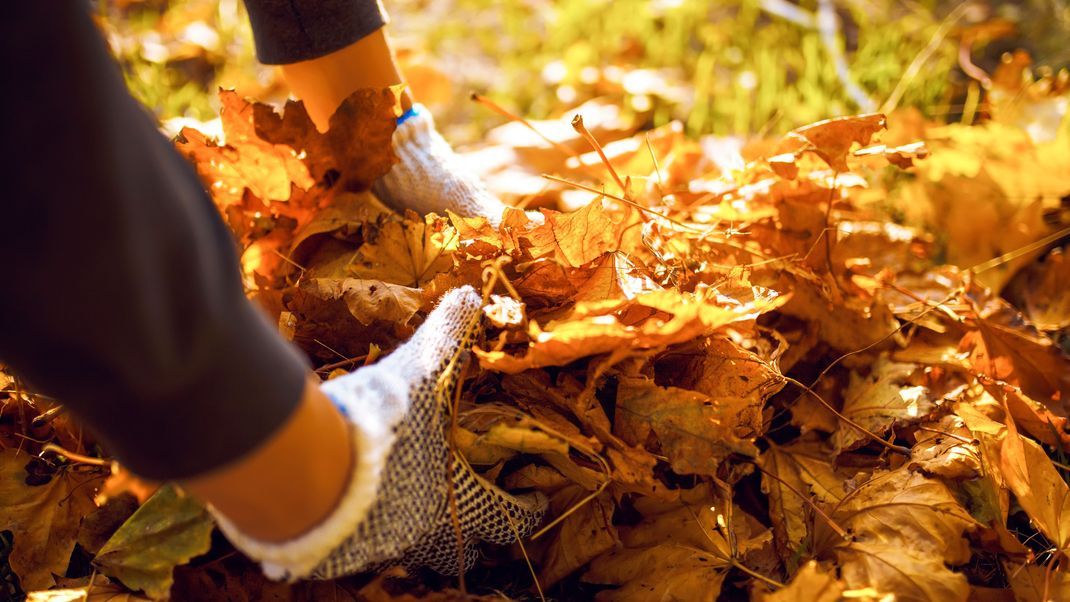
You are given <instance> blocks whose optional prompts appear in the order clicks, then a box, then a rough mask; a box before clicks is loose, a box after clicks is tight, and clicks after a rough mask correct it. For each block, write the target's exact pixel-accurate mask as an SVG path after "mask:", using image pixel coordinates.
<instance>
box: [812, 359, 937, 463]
mask: <svg viewBox="0 0 1070 602" xmlns="http://www.w3.org/2000/svg"><path fill="white" fill-rule="evenodd" d="M917 369H918V366H916V365H915V364H900V363H896V362H892V361H890V360H888V358H887V357H886V356H882V357H881V358H880V359H879V360H877V363H875V364H874V365H873V369H872V372H871V373H870V374H869V376H866V377H862V376H859V375H858V374H857V373H854V372H852V373H851V381H850V383H849V384H848V385H847V391H846V393H845V397H844V402H843V410H842V413H843V415H844V416H847V417H848V418H850V419H851V420H852V421H854V422H855V423H857V424H859V425H861V426H862V427H864V428H865V429H866V430H868V431H870V432H871V433H874V434H876V435H882V434H884V433H885V432H886V431H887V430H888V429H890V428H892V427H893V426H901V425H906V424H911V423H914V422H918V421H920V420H922V419H924V418H925V417H926V416H927V415H928V414H929V412H931V411H932V410H933V408H935V407H936V404H935V403H934V402H933V400H932V399H931V398H930V395H929V390H928V389H927V388H926V387H924V386H921V385H911V384H910V377H911V376H912V375H913V374H914V373H915V372H916V371H917ZM832 441H833V444H834V445H835V446H836V449H837V451H843V450H849V449H852V448H854V447H857V446H859V445H863V444H865V443H868V442H869V441H870V439H869V437H868V436H867V435H865V434H864V433H862V432H860V431H859V430H858V429H856V428H855V427H853V426H851V425H849V424H846V423H844V424H840V425H839V427H838V428H837V430H836V433H835V434H834V436H833V438H832Z"/></svg>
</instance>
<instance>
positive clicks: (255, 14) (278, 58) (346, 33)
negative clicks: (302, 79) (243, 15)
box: [245, 0, 388, 65]
mask: <svg viewBox="0 0 1070 602" xmlns="http://www.w3.org/2000/svg"><path fill="white" fill-rule="evenodd" d="M245 8H246V9H247V10H248V11H249V22H250V23H251V24H252V27H253V39H254V40H255V41H256V55H257V58H259V59H260V62H261V63H265V64H268V65H285V64H288V63H296V62H299V61H307V60H309V59H314V58H318V57H321V56H323V55H325V54H330V53H331V52H334V51H336V50H341V49H342V48H345V47H346V46H349V45H350V44H352V43H353V42H356V41H357V40H359V39H361V38H363V37H365V36H367V35H368V34H370V33H372V32H374V31H376V30H377V29H379V28H381V27H382V26H383V25H386V23H387V21H388V19H387V16H386V11H385V10H384V9H383V6H382V4H381V3H380V2H378V1H377V0H245Z"/></svg>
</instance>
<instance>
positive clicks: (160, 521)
mask: <svg viewBox="0 0 1070 602" xmlns="http://www.w3.org/2000/svg"><path fill="white" fill-rule="evenodd" d="M213 527H214V523H213V522H212V518H211V516H210V515H209V514H208V512H207V511H206V510H205V509H204V507H203V506H201V505H200V504H199V503H198V502H197V501H196V500H194V499H193V498H190V497H188V496H184V495H181V494H179V493H178V492H177V491H176V490H175V488H174V487H172V486H170V485H167V486H164V487H162V488H160V490H159V491H157V492H156V494H155V495H153V496H152V497H151V498H150V499H149V500H148V501H147V502H145V504H144V505H142V506H141V508H139V509H138V511H137V512H135V513H134V515H133V516H131V517H130V519H129V520H128V521H126V522H125V523H123V526H121V527H119V530H118V531H116V532H115V534H114V535H112V536H111V539H109V540H108V541H107V543H105V544H104V547H102V548H101V549H100V552H99V553H98V554H97V557H96V560H94V564H96V565H97V567H99V568H100V570H101V572H103V573H104V574H105V575H108V576H109V577H114V578H116V579H118V580H119V581H122V582H123V585H126V586H127V587H129V588H130V589H135V590H143V591H144V592H145V593H146V594H147V595H149V596H150V597H152V598H164V597H166V596H167V595H168V593H169V592H170V591H171V584H172V583H173V582H174V577H173V571H174V568H175V567H176V566H179V565H182V564H185V563H186V562H189V560H190V559H191V558H193V557H194V556H199V555H201V554H203V553H205V552H207V551H208V549H209V548H210V547H211V545H212V537H211V536H212V528H213Z"/></svg>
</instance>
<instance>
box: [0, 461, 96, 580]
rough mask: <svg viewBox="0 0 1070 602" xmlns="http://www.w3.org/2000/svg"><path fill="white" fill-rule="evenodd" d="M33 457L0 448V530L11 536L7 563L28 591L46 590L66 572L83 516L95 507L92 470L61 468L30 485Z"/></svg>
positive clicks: (37, 476)
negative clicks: (11, 541)
mask: <svg viewBox="0 0 1070 602" xmlns="http://www.w3.org/2000/svg"><path fill="white" fill-rule="evenodd" d="M32 459H33V458H32V457H31V456H30V455H29V454H27V453H26V452H21V453H20V452H19V451H18V450H17V449H5V450H3V451H0V500H3V503H0V530H6V531H11V532H12V534H13V535H14V537H15V541H14V544H13V545H12V547H11V554H10V556H9V557H8V562H9V563H10V565H11V570H12V571H14V573H15V574H16V575H18V577H19V584H20V585H21V586H22V587H23V588H24V589H25V590H27V591H30V590H35V589H47V588H49V587H52V586H53V585H54V584H55V577H56V576H57V575H64V574H66V572H67V564H68V563H69V562H70V560H71V552H72V551H73V550H74V544H75V541H76V540H77V538H78V527H79V524H80V523H81V521H82V517H83V516H85V515H86V514H88V513H89V512H90V511H92V510H93V509H94V508H96V505H95V504H94V503H93V491H94V490H93V487H92V485H91V483H92V481H93V480H94V476H93V474H92V473H86V472H81V471H75V470H72V469H71V467H69V466H65V467H61V468H59V469H58V470H56V471H55V472H54V473H53V474H50V475H49V476H48V480H47V482H45V483H33V482H32V480H33V478H39V476H40V475H35V476H34V477H33V478H31V476H30V475H29V474H28V473H27V465H28V463H29V462H30V461H31V460H32Z"/></svg>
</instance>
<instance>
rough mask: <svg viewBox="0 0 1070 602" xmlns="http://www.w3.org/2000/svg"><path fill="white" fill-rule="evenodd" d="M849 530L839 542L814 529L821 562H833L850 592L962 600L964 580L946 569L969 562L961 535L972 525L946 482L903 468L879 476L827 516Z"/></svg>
mask: <svg viewBox="0 0 1070 602" xmlns="http://www.w3.org/2000/svg"><path fill="white" fill-rule="evenodd" d="M830 516H831V518H832V520H834V521H836V523H837V524H839V525H840V526H841V527H842V528H844V529H846V530H847V531H848V532H849V533H851V539H850V540H846V541H845V540H843V539H841V538H840V537H839V536H837V535H836V533H835V532H834V531H832V530H831V529H829V528H828V527H827V526H825V525H824V524H823V523H821V522H818V523H817V524H816V527H815V529H816V531H815V536H814V548H815V552H816V554H817V556H818V559H827V560H834V561H836V562H837V563H838V564H839V566H840V575H841V577H842V578H843V581H844V583H845V584H846V585H847V587H849V588H851V589H858V588H866V587H872V588H874V589H876V590H877V591H881V592H894V593H895V596H896V600H904V601H910V602H914V601H916V602H928V601H930V600H942V601H943V600H947V601H951V600H963V601H964V600H966V597H967V595H968V594H969V586H968V585H967V583H966V577H965V576H963V575H962V574H960V573H955V572H953V571H951V570H950V569H948V568H947V565H957V564H963V563H965V562H966V561H967V560H969V558H970V547H969V545H968V544H967V542H966V540H965V539H964V538H963V534H964V533H965V531H967V530H970V529H973V528H974V527H975V526H976V523H975V522H974V520H973V518H971V517H970V514H969V513H968V512H967V511H966V509H965V508H963V507H962V506H961V505H959V503H958V501H957V500H956V499H955V497H954V495H952V493H951V491H950V490H949V489H948V488H947V486H946V485H944V484H943V483H941V482H940V481H937V480H934V479H929V478H926V477H924V476H922V475H920V474H918V473H912V472H910V471H909V470H907V469H905V468H899V469H897V470H894V471H889V472H885V473H882V474H878V475H876V476H874V477H873V478H871V479H869V480H868V481H866V482H865V483H864V484H863V485H862V486H860V487H859V488H858V489H855V490H854V491H852V492H850V493H848V494H847V496H845V497H844V499H843V500H841V501H840V502H839V504H837V505H836V506H835V507H834V508H833V509H832V511H831V512H830Z"/></svg>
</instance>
